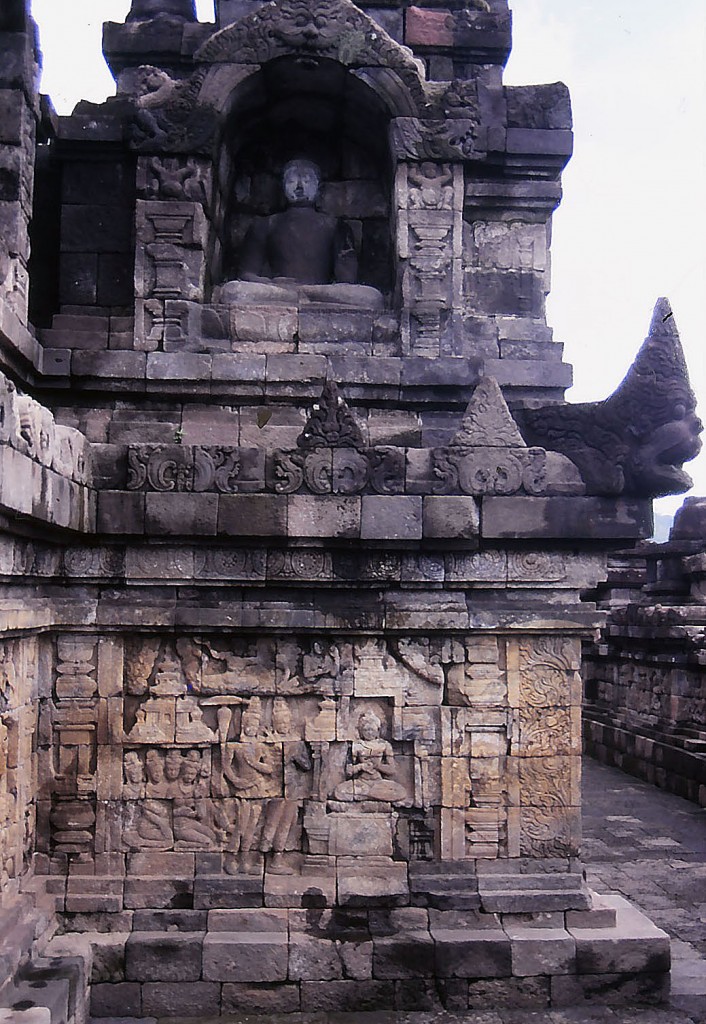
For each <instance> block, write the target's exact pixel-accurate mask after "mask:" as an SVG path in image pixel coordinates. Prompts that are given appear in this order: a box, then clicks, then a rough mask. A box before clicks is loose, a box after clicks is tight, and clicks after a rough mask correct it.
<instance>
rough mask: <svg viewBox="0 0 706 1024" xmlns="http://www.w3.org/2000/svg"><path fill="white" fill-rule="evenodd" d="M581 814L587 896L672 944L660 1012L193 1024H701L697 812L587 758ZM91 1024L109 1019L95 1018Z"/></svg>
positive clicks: (703, 953) (701, 865)
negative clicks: (600, 898)
mask: <svg viewBox="0 0 706 1024" xmlns="http://www.w3.org/2000/svg"><path fill="white" fill-rule="evenodd" d="M583 809H584V811H583V821H584V852H583V859H584V861H585V863H586V865H587V870H588V882H589V885H590V886H591V888H593V889H595V890H597V891H598V892H601V893H611V892H614V893H620V894H621V895H623V896H626V897H627V898H628V899H630V900H631V901H632V902H633V903H635V904H636V905H637V906H638V907H640V908H641V909H642V910H644V911H645V912H646V913H647V915H648V916H649V917H650V918H651V919H652V920H653V921H654V922H655V924H657V925H659V927H660V928H664V930H665V931H666V932H668V933H669V935H670V936H671V938H672V995H671V1000H670V1003H669V1005H668V1006H666V1007H660V1008H659V1009H657V1008H644V1007H617V1008H609V1007H603V1006H592V1005H588V1006H584V1007H581V1008H574V1009H562V1010H545V1011H532V1010H526V1009H509V1008H497V1009H496V1008H493V1007H490V1006H489V1007H488V1010H487V1011H486V1012H483V1013H478V1012H477V1011H473V1012H471V1011H469V1012H468V1013H445V1012H442V1011H437V1012H427V1013H392V1012H388V1011H385V1012H381V1013H297V1014H286V1015H284V1014H283V1015H274V1016H267V1017H264V1016H258V1017H252V1016H230V1017H216V1018H213V1019H209V1020H208V1021H207V1020H206V1019H205V1018H204V1019H201V1020H200V1021H199V1024H633V1022H634V1024H706V809H703V808H700V807H697V806H696V804H691V803H688V802H687V801H686V800H682V799H681V798H680V797H677V796H672V795H671V794H669V793H663V792H662V791H661V790H658V789H655V788H654V787H653V786H650V785H648V784H647V783H645V782H640V781H639V780H638V779H633V778H632V777H631V776H629V775H625V774H624V773H623V772H620V771H617V770H616V769H615V768H607V767H605V766H604V765H600V764H598V763H597V762H595V761H593V760H591V759H590V758H584V784H583ZM119 1020H120V1021H125V1024H128V1020H127V1019H126V1018H119ZM93 1024H117V1019H116V1018H96V1019H95V1021H94V1022H93ZM141 1024H153V1022H152V1019H150V1018H148V1019H145V1020H143V1021H142V1022H141ZM160 1024H161V1022H160ZM163 1024H178V1022H177V1021H175V1019H174V1018H169V1020H168V1021H167V1020H165V1021H164V1022H163Z"/></svg>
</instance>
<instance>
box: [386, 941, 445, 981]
mask: <svg viewBox="0 0 706 1024" xmlns="http://www.w3.org/2000/svg"><path fill="white" fill-rule="evenodd" d="M433 974H434V940H433V939H432V937H431V935H430V934H429V932H421V931H420V932H408V933H406V934H405V933H402V934H400V935H390V936H380V937H378V936H375V938H374V939H373V977H374V978H379V979H396V978H419V977H431V976H432V975H433Z"/></svg>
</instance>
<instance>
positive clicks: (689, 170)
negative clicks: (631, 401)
mask: <svg viewBox="0 0 706 1024" xmlns="http://www.w3.org/2000/svg"><path fill="white" fill-rule="evenodd" d="M32 7H33V13H34V17H35V19H36V21H37V22H38V24H39V29H40V38H41V42H42V48H43V50H44V76H43V80H42V89H43V91H44V92H46V93H48V94H49V95H50V96H51V97H52V100H53V102H54V105H55V107H56V109H57V111H58V112H59V113H61V114H64V113H69V112H70V111H71V109H72V108H73V106H74V104H75V103H76V102H77V101H78V100H79V99H81V98H86V99H92V100H95V101H100V100H102V99H103V98H105V96H107V95H110V94H112V93H113V92H114V84H113V82H112V79H111V77H110V74H109V72H108V70H107V68H106V66H105V63H104V62H103V60H102V57H101V52H100V34H101V25H102V22H103V21H123V20H124V19H125V16H126V14H127V12H128V10H129V8H130V0H33V4H32ZM197 7H198V13H199V17H200V18H201V20H212V19H213V3H212V0H197ZM510 7H511V9H512V12H513V24H514V28H513V52H512V55H511V57H510V61H509V63H508V67H507V69H506V72H505V77H504V80H505V82H506V84H508V85H529V84H532V83H541V82H554V81H563V82H565V83H566V84H567V85H568V86H569V89H570V90H571V96H572V104H573V111H574V133H575V148H574V156H573V157H572V159H571V161H570V162H569V165H568V167H567V169H566V171H565V172H564V177H563V187H564V199H563V201H562V204H561V206H560V208H559V210H558V211H557V213H556V214H555V217H554V224H553V237H552V292H551V294H550V296H549V300H548V307H547V315H548V322H549V324H550V326H551V327H553V329H554V337H555V339H556V340H557V341H561V342H563V343H564V358H565V359H566V360H567V361H568V362H570V363H572V364H573V367H574V382H575V383H574V387H573V388H571V389H570V390H569V391H568V392H567V398H568V400H569V401H574V402H579V401H595V400H598V399H601V398H605V397H607V396H608V395H609V394H610V393H611V392H612V391H613V390H614V388H615V387H616V386H617V385H618V384H619V383H620V381H621V379H622V378H623V376H624V375H625V372H626V370H627V369H628V367H629V366H630V363H631V362H632V360H633V358H634V356H635V354H636V353H637V350H638V348H639V347H640V345H641V343H642V341H643V339H644V337H645V335H646V333H647V329H648V327H649V322H650V317H651V314H652V308H653V306H654V303H655V301H656V300H657V298H658V297H659V296H662V295H665V296H667V297H668V298H669V299H670V301H671V303H672V308H673V310H674V316H675V320H676V323H677V326H678V328H679V331H680V334H681V339H682V343H683V345H684V351H685V354H686V359H687V363H688V366H689V371H690V374H691V380H692V384H693V387H694V390H695V392H696V394H697V397H698V398H699V401H700V412H701V416H702V418H703V419H704V420H705V421H706V355H705V354H704V352H705V348H706V326H705V318H704V312H703V306H704V302H705V301H706V256H705V253H706V245H705V244H704V239H705V238H706V202H704V190H705V189H706V0H510ZM79 54H80V60H77V59H76V57H77V55H79ZM687 469H688V470H689V472H690V473H691V475H692V476H693V478H694V483H695V486H694V490H693V492H692V493H694V494H703V495H706V452H704V453H703V454H702V455H700V456H699V457H698V458H697V459H696V460H694V461H693V462H692V463H690V464H689V466H687ZM682 500H683V497H682V496H679V497H672V498H664V499H660V500H659V501H658V502H656V506H655V507H656V511H658V512H662V513H672V512H674V511H675V510H676V508H678V506H679V505H680V504H681V502H682Z"/></svg>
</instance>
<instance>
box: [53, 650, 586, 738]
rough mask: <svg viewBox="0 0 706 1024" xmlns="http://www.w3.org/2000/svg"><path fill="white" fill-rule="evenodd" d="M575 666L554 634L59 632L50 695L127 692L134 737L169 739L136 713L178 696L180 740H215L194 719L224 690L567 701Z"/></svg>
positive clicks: (223, 699)
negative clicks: (134, 718)
mask: <svg viewBox="0 0 706 1024" xmlns="http://www.w3.org/2000/svg"><path fill="white" fill-rule="evenodd" d="M579 667H580V641H579V640H578V639H577V638H573V637H569V636H562V635H556V634H544V635H534V636H533V635H526V636H517V635H515V636H507V637H503V636H498V635H494V634H480V633H479V634H475V635H468V636H441V637H440V636H430V637H423V636H411V637H410V636H407V637H404V636H402V637H373V636H364V637H355V638H350V637H345V638H344V637H337V636H334V635H332V634H327V635H321V636H305V637H301V638H296V637H290V636H287V637H275V636H267V635H265V636H263V635H250V636H247V635H217V636H211V637H199V636H193V635H191V636H176V637H175V636H162V637H158V636H146V637H134V636H133V637H128V638H125V639H123V638H121V637H119V636H108V637H103V638H100V637H98V636H96V635H90V636H89V635H81V634H65V635H61V636H59V637H58V638H57V641H56V675H55V682H54V693H55V696H56V697H57V698H59V699H60V700H62V699H67V698H89V697H93V696H95V695H96V694H99V695H100V696H103V697H115V696H122V695H125V697H126V698H131V699H133V701H135V702H137V704H139V708H138V707H137V706H136V705H135V708H134V709H135V713H136V715H137V714H138V712H139V721H138V722H132V723H130V724H129V725H128V723H127V722H126V729H127V730H128V732H129V734H130V736H131V739H133V740H135V741H137V740H139V741H140V742H170V741H171V742H174V741H175V738H176V737H175V735H174V734H173V733H171V732H168V733H164V734H159V735H151V734H150V731H149V726H148V725H147V723H146V722H145V718H146V717H147V714H148V710H147V705H148V704H149V702H150V701H156V700H160V701H171V702H172V703H174V702H175V701H178V702H180V703H179V704H178V707H179V708H180V711H181V718H180V723H179V728H180V729H181V730H183V735H182V736H181V737H180V739H179V742H185V743H189V742H193V743H198V742H215V735H212V733H214V732H215V729H216V718H215V715H216V712H215V710H214V711H212V712H209V715H210V723H209V726H208V727H206V726H204V725H203V724H201V719H202V717H203V714H204V711H205V709H206V708H209V707H210V706H211V705H212V706H213V707H214V708H215V707H216V706H221V705H225V704H227V703H228V700H227V698H232V703H233V704H234V705H237V704H238V703H239V702H238V701H237V700H236V698H238V697H245V696H252V695H259V696H261V697H270V696H271V697H274V696H281V697H288V696H295V695H302V694H311V695H316V696H320V697H332V698H333V697H343V696H356V697H371V696H377V697H390V698H392V699H393V700H394V702H395V704H399V705H405V706H415V705H418V706H435V705H436V706H438V705H441V704H450V705H475V704H480V705H489V704H490V705H496V706H497V705H500V706H512V707H521V706H531V707H553V706H567V705H572V704H576V703H579V702H580V694H579V693H577V692H576V684H577V678H578V669H579ZM165 706H166V705H165ZM176 706H177V705H175V710H174V712H173V716H174V718H175V717H176ZM189 709H190V710H189ZM209 715H207V716H206V717H207V718H208V717H209ZM173 724H174V725H175V726H176V721H174V723H173ZM136 727H137V731H134V730H135V729H136ZM169 729H171V726H169ZM141 733H142V735H140V734H141ZM331 738H333V737H331Z"/></svg>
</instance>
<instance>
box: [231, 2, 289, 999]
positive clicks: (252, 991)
mask: <svg viewBox="0 0 706 1024" xmlns="http://www.w3.org/2000/svg"><path fill="white" fill-rule="evenodd" d="M248 2H250V0H248ZM300 1007H301V1000H300V997H299V986H298V985H283V984H279V985H276V984H273V985H248V984H244V983H240V984H238V983H235V984H230V983H228V982H226V984H224V985H223V991H222V995H221V1012H222V1013H224V1014H226V1013H254V1014H261V1013H271V1014H280V1013H296V1012H297V1011H298V1010H299V1009H300Z"/></svg>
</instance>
